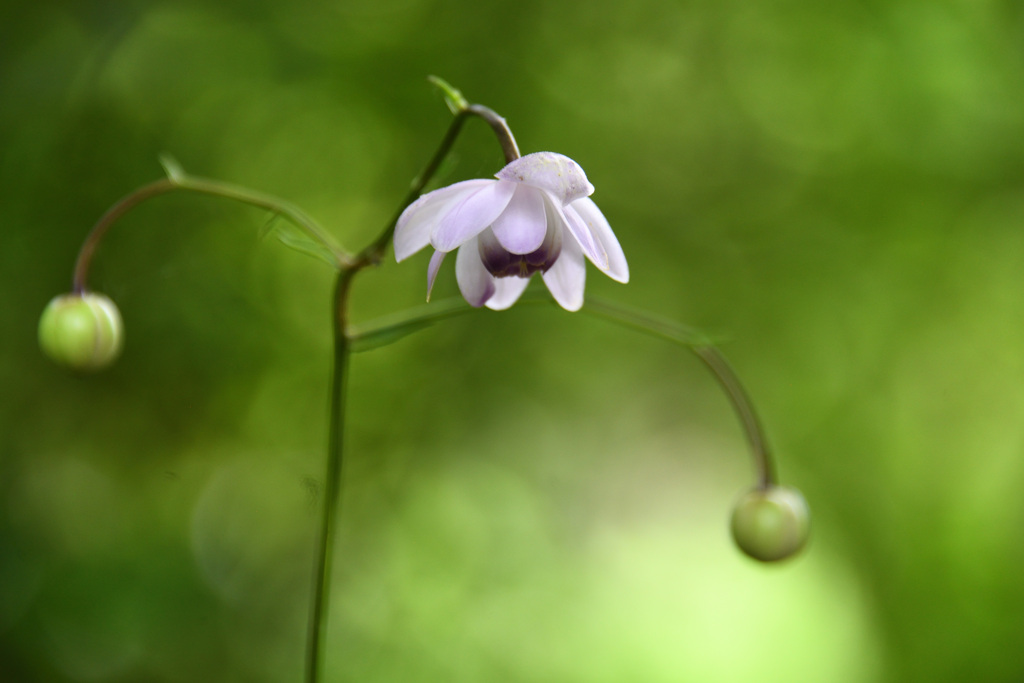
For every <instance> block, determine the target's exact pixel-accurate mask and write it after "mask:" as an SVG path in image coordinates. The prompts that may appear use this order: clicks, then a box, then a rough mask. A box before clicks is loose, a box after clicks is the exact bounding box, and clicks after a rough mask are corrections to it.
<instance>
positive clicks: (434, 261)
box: [427, 251, 448, 301]
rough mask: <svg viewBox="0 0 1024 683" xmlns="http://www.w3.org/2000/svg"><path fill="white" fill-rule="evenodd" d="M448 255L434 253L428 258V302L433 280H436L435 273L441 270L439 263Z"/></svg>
mask: <svg viewBox="0 0 1024 683" xmlns="http://www.w3.org/2000/svg"><path fill="white" fill-rule="evenodd" d="M447 255H448V252H446V251H435V252H434V255H433V256H431V257H430V265H429V266H427V301H430V293H431V292H432V291H433V290H434V280H435V279H436V278H437V271H439V270H440V269H441V262H442V261H444V257H445V256H447Z"/></svg>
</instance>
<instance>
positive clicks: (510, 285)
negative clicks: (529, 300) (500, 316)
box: [487, 276, 530, 311]
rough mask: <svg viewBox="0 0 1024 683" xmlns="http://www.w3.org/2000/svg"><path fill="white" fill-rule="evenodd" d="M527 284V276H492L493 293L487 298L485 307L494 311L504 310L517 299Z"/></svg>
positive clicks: (528, 280) (528, 282)
mask: <svg viewBox="0 0 1024 683" xmlns="http://www.w3.org/2000/svg"><path fill="white" fill-rule="evenodd" d="M528 284H530V278H529V277H516V276H512V277H498V278H494V286H495V289H494V295H493V296H491V298H490V299H488V300H487V308H490V309H492V310H495V311H503V310H505V309H506V308H508V307H509V306H511V305H512V304H514V303H515V302H516V301H518V300H519V297H520V296H521V295H522V293H523V290H524V289H526V285H528Z"/></svg>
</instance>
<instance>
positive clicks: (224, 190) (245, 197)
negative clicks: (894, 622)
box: [72, 173, 352, 293]
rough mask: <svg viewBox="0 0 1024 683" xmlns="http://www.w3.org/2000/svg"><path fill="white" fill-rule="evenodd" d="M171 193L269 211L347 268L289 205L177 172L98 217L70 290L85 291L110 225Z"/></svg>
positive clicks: (347, 259) (326, 238)
mask: <svg viewBox="0 0 1024 683" xmlns="http://www.w3.org/2000/svg"><path fill="white" fill-rule="evenodd" d="M175 190H184V191H188V192H197V193H199V194H206V195H212V196H215V197H222V198H224V199H231V200H233V201H237V202H241V203H243V204H249V205H250V206H255V207H257V208H260V209H266V210H268V211H271V212H273V213H275V214H278V215H280V216H282V217H284V218H286V219H288V220H289V221H291V222H292V223H294V224H295V225H296V226H298V227H299V228H301V229H302V230H304V231H305V232H306V233H307V234H308V235H309V236H310V238H312V239H313V240H314V241H316V242H317V243H319V244H320V245H321V246H322V247H324V249H326V250H327V251H328V252H330V254H331V255H332V256H333V259H334V264H333V265H334V266H335V268H342V267H344V266H346V265H349V264H350V263H351V261H352V257H351V256H350V255H348V254H347V253H346V252H345V251H344V250H343V249H342V248H341V247H339V246H337V245H336V244H335V243H334V241H333V240H332V239H331V237H330V235H329V234H328V233H327V232H326V231H325V230H324V229H323V228H321V227H320V225H319V224H318V223H317V222H316V221H315V220H313V219H312V218H310V217H309V216H308V215H307V214H306V213H305V212H304V211H302V210H301V209H299V208H298V207H297V206H295V205H293V204H291V203H290V202H286V201H284V200H283V199H278V198H277V197H272V196H270V195H266V194H262V193H260V192H254V191H253V190H249V189H247V188H244V187H240V186H238V185H232V184H230V183H223V182H220V181H217V180H209V179H207V178H197V177H193V176H189V175H185V174H180V173H179V174H175V175H174V176H173V177H169V178H163V179H161V180H157V181H155V182H152V183H149V184H148V185H144V186H142V187H140V188H139V189H137V190H135V191H134V192H132V193H131V194H129V195H127V196H126V197H123V198H121V199H120V200H119V201H118V202H117V203H116V204H114V205H113V206H112V207H110V209H108V210H107V212H106V213H105V214H103V216H101V217H100V219H99V220H98V221H97V222H96V224H95V225H94V226H93V228H92V230H91V231H90V232H89V235H88V236H87V237H86V238H85V241H84V242H83V243H82V248H81V249H80V250H79V252H78V259H77V260H76V262H75V270H74V275H73V276H72V289H73V290H74V291H75V292H78V293H82V292H84V291H86V290H87V289H88V280H89V268H90V266H91V265H92V259H93V256H94V255H95V253H96V248H97V247H98V246H99V244H100V242H101V241H102V240H103V238H104V237H105V236H106V234H107V232H109V231H110V228H111V227H112V226H113V225H114V223H116V222H117V221H118V220H120V219H121V218H122V217H123V216H124V215H125V214H126V213H128V212H129V211H130V210H131V209H133V208H135V207H136V206H138V205H139V204H141V203H142V202H144V201H146V200H147V199H152V198H153V197H157V196H159V195H162V194H167V193H168V192H173V191H175Z"/></svg>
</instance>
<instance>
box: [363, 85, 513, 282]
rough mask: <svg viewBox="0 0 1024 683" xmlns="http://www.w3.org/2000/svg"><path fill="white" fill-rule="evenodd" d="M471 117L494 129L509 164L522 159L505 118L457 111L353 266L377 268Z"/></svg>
mask: <svg viewBox="0 0 1024 683" xmlns="http://www.w3.org/2000/svg"><path fill="white" fill-rule="evenodd" d="M468 116H477V117H479V118H481V119H483V120H484V121H486V122H487V124H488V125H489V126H490V127H491V130H493V131H494V134H495V135H496V136H497V137H498V142H499V144H501V149H502V152H503V153H504V154H505V160H506V162H511V161H515V160H516V159H518V158H519V146H518V145H516V139H515V136H513V135H512V131H511V130H510V129H509V127H508V124H507V123H506V122H505V119H504V118H502V117H501V116H499V115H498V114H497V113H495V112H494V111H492V110H491V109H488V108H487V107H485V106H483V105H481V104H470V105H467V106H466V107H464V108H462V109H459V110H458V111H456V112H455V118H454V119H452V122H451V124H450V125H449V126H448V131H447V132H446V133H445V135H444V138H442V139H441V144H440V145H438V147H437V150H436V151H435V152H434V156H433V157H431V159H430V161H429V162H427V165H426V166H425V167H424V169H423V170H422V171H421V172H420V174H419V175H418V176H416V178H415V179H414V180H413V181H412V185H411V186H410V187H409V192H408V194H406V195H405V199H404V200H402V203H401V205H400V206H399V209H398V211H396V212H395V215H394V216H392V218H391V220H390V221H388V223H387V227H385V228H384V230H383V231H382V232H381V233H380V235H379V236H378V237H377V239H375V240H374V241H373V243H372V244H370V245H369V246H368V247H366V249H363V251H361V252H360V253H359V255H358V256H356V258H355V260H354V262H353V264H352V265H353V266H355V267H359V268H361V267H363V266H367V265H377V264H378V263H380V260H381V259H382V258H384V252H385V251H386V250H387V248H388V244H390V243H391V238H392V237H394V235H395V226H396V225H397V223H398V219H399V217H400V216H401V215H402V212H403V211H405V209H406V207H408V206H409V205H410V204H412V203H413V202H414V201H416V199H417V198H419V196H420V194H422V192H423V189H424V188H425V187H426V186H427V183H429V182H430V179H431V178H433V177H434V174H435V173H437V169H438V168H440V167H441V162H442V161H444V158H445V157H446V156H448V152H450V151H451V148H452V145H454V144H455V140H456V139H457V138H458V137H459V133H460V132H461V131H462V126H463V124H464V123H465V122H466V117H468Z"/></svg>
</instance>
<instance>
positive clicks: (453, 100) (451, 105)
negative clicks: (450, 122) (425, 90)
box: [427, 76, 469, 114]
mask: <svg viewBox="0 0 1024 683" xmlns="http://www.w3.org/2000/svg"><path fill="white" fill-rule="evenodd" d="M427 80H428V81H430V82H431V83H433V84H434V86H436V87H437V88H438V89H439V90H440V91H441V92H442V93H444V102H445V104H447V105H448V109H449V110H451V112H452V113H453V114H458V113H459V112H460V111H465V110H466V109H468V108H469V102H467V101H466V98H465V97H463V96H462V93H461V92H459V90H458V88H455V87H453V86H452V85H451V84H450V83H449V82H448V81H446V80H444V79H443V78H441V77H440V76H427Z"/></svg>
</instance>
